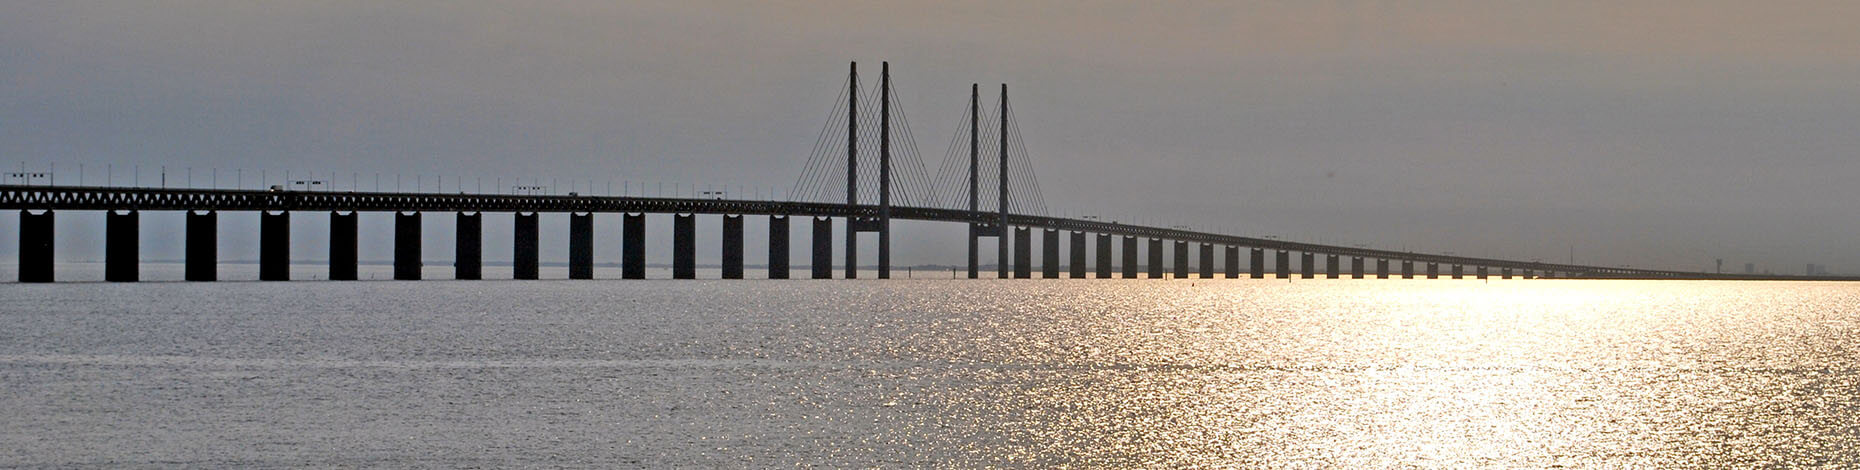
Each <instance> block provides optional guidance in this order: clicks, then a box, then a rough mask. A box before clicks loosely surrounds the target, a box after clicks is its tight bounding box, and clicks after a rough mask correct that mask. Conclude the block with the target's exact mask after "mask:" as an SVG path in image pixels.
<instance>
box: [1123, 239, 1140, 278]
mask: <svg viewBox="0 0 1860 470" xmlns="http://www.w3.org/2000/svg"><path fill="white" fill-rule="evenodd" d="M1123 261H1124V266H1123V268H1124V279H1136V278H1137V237H1124V254H1123Z"/></svg>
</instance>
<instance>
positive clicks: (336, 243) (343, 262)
mask: <svg viewBox="0 0 1860 470" xmlns="http://www.w3.org/2000/svg"><path fill="white" fill-rule="evenodd" d="M360 218H361V214H358V213H356V212H354V211H350V212H349V213H347V214H344V213H341V212H337V211H330V212H329V280H331V281H353V280H356V279H357V278H358V277H359V275H358V273H357V269H356V264H357V263H358V261H357V258H359V252H360V245H361V241H360V239H359V238H360V237H359V235H357V234H356V232H357V227H358V225H359V223H358V222H357V221H358V219H360Z"/></svg>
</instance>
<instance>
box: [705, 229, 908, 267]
mask: <svg viewBox="0 0 1860 470" xmlns="http://www.w3.org/2000/svg"><path fill="white" fill-rule="evenodd" d="M878 252H879V255H881V256H879V257H880V258H883V257H884V256H883V255H884V253H885V250H878ZM723 278H724V279H742V278H743V216H740V215H726V216H723ZM880 278H881V279H882V278H883V276H881V277H880Z"/></svg>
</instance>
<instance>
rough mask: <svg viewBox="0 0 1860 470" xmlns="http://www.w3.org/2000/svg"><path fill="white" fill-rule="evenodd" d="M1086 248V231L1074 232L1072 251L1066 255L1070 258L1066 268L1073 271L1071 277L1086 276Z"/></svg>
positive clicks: (1079, 277) (1082, 277) (1081, 277)
mask: <svg viewBox="0 0 1860 470" xmlns="http://www.w3.org/2000/svg"><path fill="white" fill-rule="evenodd" d="M1086 249H1087V248H1085V232H1072V246H1071V251H1068V252H1066V257H1068V258H1070V259H1069V260H1068V261H1070V262H1068V263H1066V268H1067V270H1068V271H1071V273H1070V274H1071V276H1070V277H1071V278H1073V279H1084V278H1085V250H1086Z"/></svg>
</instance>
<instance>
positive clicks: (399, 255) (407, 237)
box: [394, 212, 420, 281]
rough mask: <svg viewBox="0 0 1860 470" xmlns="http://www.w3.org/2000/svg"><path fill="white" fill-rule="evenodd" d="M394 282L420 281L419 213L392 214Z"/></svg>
mask: <svg viewBox="0 0 1860 470" xmlns="http://www.w3.org/2000/svg"><path fill="white" fill-rule="evenodd" d="M394 280H396V281H418V280H420V213H419V212H414V213H411V214H408V213H402V212H395V213H394Z"/></svg>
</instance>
